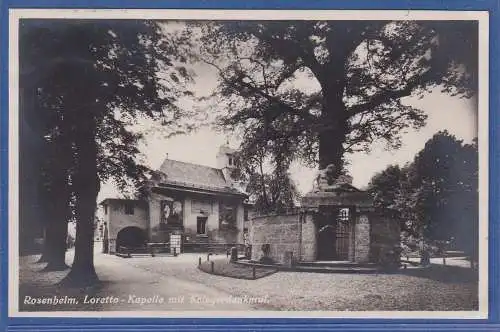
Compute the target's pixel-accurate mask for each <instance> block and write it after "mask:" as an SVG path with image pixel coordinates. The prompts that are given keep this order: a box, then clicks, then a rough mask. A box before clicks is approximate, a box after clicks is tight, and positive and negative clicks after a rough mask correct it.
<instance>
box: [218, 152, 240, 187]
mask: <svg viewBox="0 0 500 332" xmlns="http://www.w3.org/2000/svg"><path fill="white" fill-rule="evenodd" d="M236 153H237V150H235V149H232V148H230V147H229V144H228V143H226V144H224V145H222V146H221V147H220V148H219V152H218V153H217V168H219V169H220V170H222V174H223V175H224V179H226V181H227V183H228V184H230V185H233V184H234V179H233V177H232V176H231V175H232V173H233V171H234V170H235V169H236V168H237V167H236Z"/></svg>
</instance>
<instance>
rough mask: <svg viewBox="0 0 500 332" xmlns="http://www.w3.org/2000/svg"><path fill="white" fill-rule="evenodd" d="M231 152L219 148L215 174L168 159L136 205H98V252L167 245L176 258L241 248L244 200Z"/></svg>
mask: <svg viewBox="0 0 500 332" xmlns="http://www.w3.org/2000/svg"><path fill="white" fill-rule="evenodd" d="M236 158H237V156H236V150H234V149H231V148H230V147H229V146H227V145H223V146H221V147H220V148H219V152H218V154H217V168H213V167H208V166H204V165H198V164H193V163H186V162H181V161H176V160H171V159H168V157H167V158H166V159H165V160H164V161H163V163H162V165H161V167H160V169H159V170H158V171H156V172H155V173H154V175H153V176H152V177H151V179H150V180H149V181H147V183H146V184H145V188H144V189H145V190H144V191H145V192H146V195H145V196H146V197H145V199H142V200H129V199H112V198H108V199H105V200H103V201H102V202H101V203H100V205H101V206H102V208H103V212H104V223H103V224H104V225H103V227H102V233H103V234H102V238H103V239H104V241H103V250H104V252H108V253H115V252H117V251H120V248H134V247H141V246H144V245H145V244H146V243H165V242H170V244H171V246H174V245H175V246H176V247H177V248H178V250H179V251H178V252H185V251H191V250H192V251H206V250H207V249H208V248H209V247H210V246H213V245H225V246H230V245H238V244H243V243H244V241H245V238H246V234H247V232H248V226H247V222H248V210H249V207H250V205H249V204H247V203H246V202H247V199H248V195H247V194H246V193H245V192H244V190H242V189H241V188H240V187H239V185H238V183H237V181H235V179H234V177H233V172H234V171H235V170H236V164H237V163H236Z"/></svg>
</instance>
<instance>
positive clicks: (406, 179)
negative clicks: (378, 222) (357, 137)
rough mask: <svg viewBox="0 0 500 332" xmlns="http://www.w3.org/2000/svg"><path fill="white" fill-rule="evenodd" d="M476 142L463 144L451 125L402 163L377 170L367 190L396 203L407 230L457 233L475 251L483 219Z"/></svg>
mask: <svg viewBox="0 0 500 332" xmlns="http://www.w3.org/2000/svg"><path fill="white" fill-rule="evenodd" d="M477 148H478V147H477V142H473V143H472V144H464V143H463V142H462V141H460V140H457V139H456V138H455V137H454V136H453V135H450V134H449V133H448V132H447V131H443V132H439V133H437V134H435V135H434V136H433V137H432V138H431V139H429V140H428V141H427V143H426V144H425V147H424V148H423V149H422V150H421V151H420V152H419V153H418V154H417V155H416V156H415V158H414V160H413V162H412V163H410V164H408V165H406V166H405V167H403V168H402V169H401V168H399V167H398V166H389V167H387V168H386V169H385V170H383V171H382V172H380V173H378V174H376V175H375V176H374V177H373V178H372V180H371V182H370V185H369V191H370V192H371V194H372V196H373V197H374V200H375V205H376V207H378V208H383V209H392V210H394V211H395V212H396V213H397V216H398V218H399V220H400V221H401V223H402V225H403V226H404V230H405V232H406V233H407V234H410V235H412V236H416V237H424V238H425V239H428V240H436V241H446V240H450V239H451V238H454V239H455V240H456V242H457V245H458V246H460V247H461V249H464V250H466V251H467V252H469V253H472V254H474V255H477V241H478V239H477V234H478V233H477V231H478V225H479V224H478V223H479V220H478V218H479V201H478V172H479V167H478V150H477Z"/></svg>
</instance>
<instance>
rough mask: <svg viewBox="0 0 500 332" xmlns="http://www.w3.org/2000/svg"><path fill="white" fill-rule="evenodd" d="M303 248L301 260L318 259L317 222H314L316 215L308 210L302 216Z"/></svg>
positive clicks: (301, 249)
mask: <svg viewBox="0 0 500 332" xmlns="http://www.w3.org/2000/svg"><path fill="white" fill-rule="evenodd" d="M301 222H302V225H301V234H300V235H301V236H302V241H301V243H300V244H301V248H300V257H299V260H301V261H305V262H307V261H314V260H316V245H317V244H316V232H317V230H316V224H315V223H314V215H313V213H312V212H308V213H307V214H306V215H304V216H302V218H301Z"/></svg>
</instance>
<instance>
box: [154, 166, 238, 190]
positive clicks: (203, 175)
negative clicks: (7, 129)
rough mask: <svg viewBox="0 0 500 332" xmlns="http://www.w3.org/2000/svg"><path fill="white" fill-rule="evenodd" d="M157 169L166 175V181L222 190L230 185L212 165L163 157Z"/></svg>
mask: <svg viewBox="0 0 500 332" xmlns="http://www.w3.org/2000/svg"><path fill="white" fill-rule="evenodd" d="M159 171H160V172H162V173H163V174H165V175H166V182H167V183H168V182H171V183H179V184H186V185H189V186H194V187H197V186H199V187H200V188H206V187H208V188H212V189H214V190H223V191H227V189H228V188H229V187H230V184H229V183H227V182H226V180H225V179H224V175H223V174H222V170H220V169H217V168H213V167H208V166H204V165H197V164H191V163H186V162H182V161H177V160H171V159H165V161H164V162H163V164H162V165H161V167H160V169H159Z"/></svg>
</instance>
